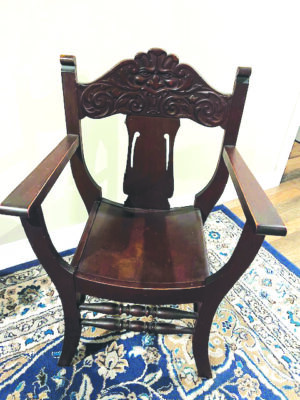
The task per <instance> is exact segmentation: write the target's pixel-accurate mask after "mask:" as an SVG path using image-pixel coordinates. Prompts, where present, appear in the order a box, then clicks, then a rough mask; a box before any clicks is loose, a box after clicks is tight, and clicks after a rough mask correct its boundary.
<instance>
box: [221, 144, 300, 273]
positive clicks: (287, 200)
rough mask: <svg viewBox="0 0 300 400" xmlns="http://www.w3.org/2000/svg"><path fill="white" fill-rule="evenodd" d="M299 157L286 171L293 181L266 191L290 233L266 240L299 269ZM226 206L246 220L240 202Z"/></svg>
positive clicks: (234, 201) (232, 202) (235, 201)
mask: <svg viewBox="0 0 300 400" xmlns="http://www.w3.org/2000/svg"><path fill="white" fill-rule="evenodd" d="M295 147H296V148H297V151H298V149H300V145H299V147H298V146H295ZM291 155H292V154H291ZM299 155H300V153H299ZM299 155H298V157H299V158H298V162H297V163H296V162H295V161H293V160H295V159H296V158H297V157H293V156H292V157H291V158H290V159H289V161H288V164H287V168H286V171H287V170H288V172H289V174H290V177H292V179H289V180H286V181H285V182H283V183H281V184H280V185H279V186H277V187H275V188H272V189H269V190H267V191H266V193H267V195H268V196H269V198H270V200H271V201H272V203H273V204H274V206H275V207H276V209H277V211H278V213H279V214H280V216H281V218H282V219H283V221H284V223H285V224H286V226H287V231H288V233H287V236H286V237H278V236H267V237H266V240H267V242H269V243H270V244H272V246H274V247H275V248H276V249H277V250H278V251H280V253H282V254H283V255H284V256H285V257H286V258H288V259H289V260H290V261H291V262H293V263H294V264H295V265H297V266H298V267H299V266H300V176H299V177H294V176H297V175H296V172H294V173H293V171H294V170H297V169H299V170H300V156H299ZM290 161H292V164H293V165H292V166H291V164H290V165H289V163H290ZM293 177H294V178H293ZM225 205H226V206H227V207H228V208H229V209H230V210H231V211H232V212H234V213H235V214H236V215H237V216H238V217H240V218H241V219H242V220H243V221H244V220H245V218H244V214H243V211H242V209H241V207H240V204H239V201H238V200H233V201H230V202H227V203H225Z"/></svg>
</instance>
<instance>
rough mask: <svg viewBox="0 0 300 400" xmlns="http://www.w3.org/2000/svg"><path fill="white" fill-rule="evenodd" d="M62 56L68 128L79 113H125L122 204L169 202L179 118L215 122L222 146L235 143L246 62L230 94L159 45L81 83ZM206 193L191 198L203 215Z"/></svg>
mask: <svg viewBox="0 0 300 400" xmlns="http://www.w3.org/2000/svg"><path fill="white" fill-rule="evenodd" d="M61 63H62V76H63V88H64V98H65V109H66V121H67V129H68V133H73V134H74V133H77V134H80V120H81V119H82V118H84V117H90V118H104V117H108V116H110V115H113V114H117V113H122V114H126V115H127V118H126V124H127V128H128V134H129V145H128V155H127V165H126V171H125V175H124V192H125V193H126V194H128V198H127V200H126V202H125V205H126V206H130V207H137V208H152V209H168V208H170V206H169V202H168V198H170V197H171V196H172V194H173V189H174V182H173V147H174V142H175V136H176V133H177V131H178V128H179V125H180V122H179V118H189V119H191V120H193V121H196V122H197V123H199V124H202V125H204V126H208V127H215V126H221V127H222V128H223V129H224V130H225V135H224V143H223V145H228V144H232V145H234V144H235V142H236V138H237V133H238V127H239V123H240V118H241V115H242V110H243V106H244V101H245V96H246V90H247V89H246V88H245V85H242V86H241V85H239V83H245V82H246V80H247V78H248V77H249V75H250V71H249V69H240V70H239V71H238V72H239V74H238V77H237V80H236V85H235V89H234V92H233V94H232V95H225V94H222V93H219V92H217V91H216V90H215V89H213V88H212V87H211V86H209V85H208V84H207V83H206V82H205V81H204V80H203V79H202V78H201V77H200V76H199V75H198V73H197V72H196V71H195V70H194V69H193V68H191V67H190V66H188V65H186V64H179V61H178V58H177V57H176V56H174V55H167V54H166V52H164V51H163V50H160V49H152V50H150V51H149V52H148V53H139V54H137V55H136V57H135V58H134V59H133V60H126V61H123V62H121V63H120V64H118V65H117V66H116V67H114V68H113V69H112V70H111V71H109V72H108V73H106V74H105V75H103V76H102V77H101V78H99V79H97V80H95V81H94V82H91V83H88V84H80V83H77V79H76V65H75V58H74V57H68V56H63V57H62V58H61ZM70 73H71V75H72V74H73V78H72V76H71V75H70ZM239 80H240V82H239ZM243 86H244V87H243ZM247 86H248V85H247V82H246V87H247ZM238 89H242V90H238ZM221 151H222V150H221ZM220 160H221V158H220ZM224 167H225V166H224V165H223V163H222V161H221V162H219V166H218V168H217V170H216V174H215V175H218V174H219V177H218V176H217V178H218V179H217V180H218V182H219V183H218V187H219V191H220V189H221V190H222V188H224V186H225V184H226V181H227V178H228V173H227V172H226V171H227V170H226V168H224ZM218 171H219V173H218V174H217V172H218ZM214 179H215V178H213V180H214ZM211 183H212V182H211ZM206 192H207V191H206ZM205 197H206V195H205V192H201V193H198V194H197V195H196V201H195V205H196V206H197V207H199V208H201V207H200V205H201V203H203V204H204V209H203V210H202V212H203V215H204V218H205V215H206V214H207V213H208V212H209V211H210V209H209V208H211V207H210V206H209V207H208V209H209V210H207V211H206V210H205V203H207V201H206V200H205ZM210 197H211V196H210ZM210 203H211V202H210ZM202 208H203V207H202ZM206 208H207V207H206Z"/></svg>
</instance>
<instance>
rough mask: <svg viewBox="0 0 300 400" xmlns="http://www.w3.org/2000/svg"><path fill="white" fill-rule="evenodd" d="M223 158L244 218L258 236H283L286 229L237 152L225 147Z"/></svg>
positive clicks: (233, 148) (234, 149)
mask: <svg viewBox="0 0 300 400" xmlns="http://www.w3.org/2000/svg"><path fill="white" fill-rule="evenodd" d="M223 157H224V160H225V163H226V166H227V168H228V171H229V173H230V176H231V179H232V181H233V184H234V186H235V189H236V192H237V194H238V197H239V200H240V202H241V206H242V208H243V211H244V213H245V216H246V218H247V219H248V220H249V223H250V224H251V226H252V228H253V229H254V232H255V233H257V234H259V235H275V236H285V235H286V227H285V226H284V223H283V221H282V219H281V218H280V217H279V215H278V213H277V211H276V210H275V208H274V207H273V205H272V203H271V202H270V200H269V199H268V197H267V196H266V194H265V193H264V191H263V190H262V188H261V187H260V185H259V184H258V182H257V181H256V179H255V177H254V176H253V174H252V173H251V171H250V170H249V169H248V167H247V165H246V164H245V162H244V160H243V159H242V157H241V155H240V153H239V152H238V150H237V149H236V148H235V147H233V146H226V147H225V149H224V152H223Z"/></svg>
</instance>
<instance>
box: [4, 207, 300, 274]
mask: <svg viewBox="0 0 300 400" xmlns="http://www.w3.org/2000/svg"><path fill="white" fill-rule="evenodd" d="M218 210H221V211H223V212H224V214H226V215H227V216H228V217H229V218H231V219H232V220H233V221H234V222H235V223H236V224H237V225H238V226H239V227H240V228H243V226H244V222H243V221H242V220H241V219H240V218H239V217H238V216H237V215H235V214H234V213H233V212H232V211H230V210H229V208H227V207H226V206H224V204H220V205H218V206H215V207H214V208H213V210H212V211H218ZM262 246H263V247H264V248H265V249H266V250H267V251H269V252H270V253H271V254H272V255H273V256H274V257H275V258H277V260H278V261H279V262H281V263H282V264H283V265H284V266H285V267H287V268H288V269H289V270H290V271H291V272H293V273H294V274H295V275H296V276H298V277H300V268H298V267H297V266H296V265H295V264H293V263H292V262H291V261H290V260H288V259H287V258H286V257H285V256H284V255H282V254H281V253H280V252H279V251H278V250H276V249H275V248H274V247H273V246H272V245H271V244H270V243H268V242H266V241H264V242H263V244H262ZM75 250H76V248H72V249H69V250H64V251H62V252H60V253H59V254H60V255H61V256H62V257H66V256H69V255H71V254H74V252H75ZM39 264H40V262H39V260H38V259H35V260H32V261H26V262H24V263H22V264H17V265H14V266H12V267H9V268H5V269H2V270H0V276H3V275H8V274H12V273H14V272H16V271H21V270H23V269H27V268H30V267H34V266H37V265H39Z"/></svg>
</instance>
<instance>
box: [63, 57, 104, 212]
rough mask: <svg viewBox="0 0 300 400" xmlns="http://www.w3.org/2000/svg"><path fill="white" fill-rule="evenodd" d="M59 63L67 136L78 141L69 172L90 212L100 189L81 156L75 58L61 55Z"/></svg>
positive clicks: (100, 193) (99, 197)
mask: <svg viewBox="0 0 300 400" xmlns="http://www.w3.org/2000/svg"><path fill="white" fill-rule="evenodd" d="M60 63H61V77H62V87H63V94H64V104H65V115H66V126H67V133H68V135H77V136H78V140H79V146H78V148H77V151H76V153H75V155H74V157H72V159H71V170H72V174H73V177H74V181H75V183H76V186H77V189H78V191H79V193H80V196H81V198H82V200H83V202H84V204H85V207H86V209H87V211H88V212H90V211H91V209H92V206H93V204H94V201H95V200H97V199H101V197H102V189H101V187H100V186H99V185H98V184H97V183H96V182H95V181H94V179H93V178H92V176H91V175H90V173H89V171H88V169H87V167H86V164H85V160H84V155H83V145H82V137H81V125H80V120H79V108H78V84H77V72H76V58H75V57H74V56H68V55H62V56H60Z"/></svg>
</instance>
